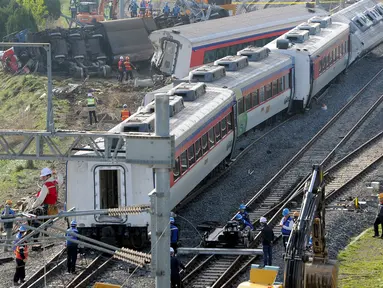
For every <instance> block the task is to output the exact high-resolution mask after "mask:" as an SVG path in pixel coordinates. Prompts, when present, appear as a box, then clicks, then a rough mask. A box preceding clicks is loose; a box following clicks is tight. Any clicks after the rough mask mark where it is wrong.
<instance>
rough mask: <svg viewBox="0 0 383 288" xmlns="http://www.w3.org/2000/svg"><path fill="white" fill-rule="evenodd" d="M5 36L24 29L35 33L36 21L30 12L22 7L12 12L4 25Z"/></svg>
mask: <svg viewBox="0 0 383 288" xmlns="http://www.w3.org/2000/svg"><path fill="white" fill-rule="evenodd" d="M5 27H6V31H7V34H11V33H13V32H18V31H21V30H24V29H30V31H31V32H36V31H37V25H36V21H35V19H34V18H33V15H32V13H31V12H30V11H28V10H27V9H25V8H24V7H19V8H18V9H16V10H14V12H13V13H12V15H10V16H9V17H8V20H7V23H6V25H5Z"/></svg>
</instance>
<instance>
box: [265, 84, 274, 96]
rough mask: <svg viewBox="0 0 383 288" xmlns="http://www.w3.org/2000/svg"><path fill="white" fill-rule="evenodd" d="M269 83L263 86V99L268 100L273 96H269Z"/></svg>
mask: <svg viewBox="0 0 383 288" xmlns="http://www.w3.org/2000/svg"><path fill="white" fill-rule="evenodd" d="M271 93H272V91H271V83H269V84H266V85H265V99H266V100H267V99H270V98H271V97H272V96H273V95H272V94H271Z"/></svg>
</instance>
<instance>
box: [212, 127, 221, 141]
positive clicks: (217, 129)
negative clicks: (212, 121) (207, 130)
mask: <svg viewBox="0 0 383 288" xmlns="http://www.w3.org/2000/svg"><path fill="white" fill-rule="evenodd" d="M220 124H221V123H219V122H218V123H217V125H215V127H214V134H215V143H217V142H218V141H219V140H221V125H220Z"/></svg>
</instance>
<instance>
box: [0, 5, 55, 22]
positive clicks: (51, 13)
mask: <svg viewBox="0 0 383 288" xmlns="http://www.w3.org/2000/svg"><path fill="white" fill-rule="evenodd" d="M0 1H1V0H0ZM45 6H46V7H47V10H48V15H49V17H51V18H53V19H55V20H57V19H59V18H60V15H61V4H60V0H45Z"/></svg>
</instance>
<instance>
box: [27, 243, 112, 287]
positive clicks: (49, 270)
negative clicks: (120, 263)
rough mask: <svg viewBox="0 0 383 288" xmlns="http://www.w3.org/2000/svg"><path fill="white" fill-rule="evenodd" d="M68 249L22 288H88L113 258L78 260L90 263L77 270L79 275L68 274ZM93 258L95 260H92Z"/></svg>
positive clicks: (98, 257)
mask: <svg viewBox="0 0 383 288" xmlns="http://www.w3.org/2000/svg"><path fill="white" fill-rule="evenodd" d="M65 251H66V248H64V249H63V250H61V251H60V252H59V253H58V254H56V255H55V256H54V257H53V258H52V259H51V260H50V261H49V262H48V263H47V264H46V265H45V266H43V267H41V268H40V269H39V270H38V271H37V272H36V273H35V274H33V275H32V276H31V277H30V278H29V279H27V280H26V281H25V282H24V283H23V284H22V285H20V287H21V288H39V287H66V288H75V287H76V288H80V287H87V284H88V283H90V282H91V281H92V280H93V279H94V277H95V276H96V275H97V274H98V273H101V272H102V271H103V269H105V268H106V267H107V265H108V263H109V261H110V259H111V258H109V259H107V260H106V261H105V259H106V257H105V256H104V255H103V254H97V255H96V256H95V257H92V256H91V257H90V259H88V258H83V259H81V258H80V259H78V261H77V266H80V265H79V263H80V262H82V261H84V260H86V261H89V260H90V263H89V264H88V263H87V264H86V266H85V268H84V269H81V268H80V269H77V270H78V274H67V273H65V272H66V269H67V266H66V264H67V259H66V253H65ZM92 258H93V259H92Z"/></svg>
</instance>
